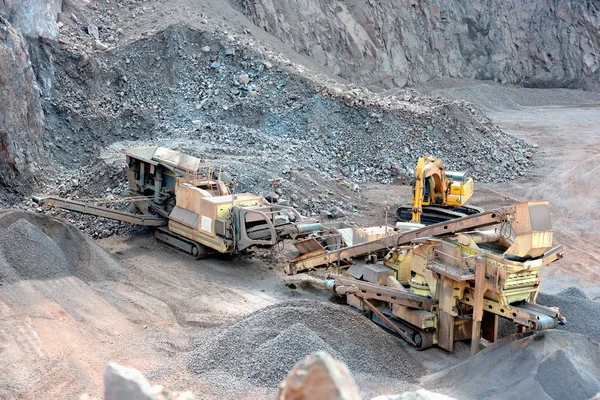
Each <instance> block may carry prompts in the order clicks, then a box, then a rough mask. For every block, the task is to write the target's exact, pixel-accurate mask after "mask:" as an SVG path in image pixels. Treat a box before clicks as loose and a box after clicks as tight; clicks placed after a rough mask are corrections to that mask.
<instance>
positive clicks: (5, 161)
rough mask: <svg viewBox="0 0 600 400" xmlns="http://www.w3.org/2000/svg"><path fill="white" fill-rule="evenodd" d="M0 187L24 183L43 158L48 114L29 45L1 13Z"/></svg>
mask: <svg viewBox="0 0 600 400" xmlns="http://www.w3.org/2000/svg"><path fill="white" fill-rule="evenodd" d="M0 110H2V112H0V186H10V185H14V184H16V183H19V182H24V181H26V180H27V179H28V178H30V177H31V175H32V172H33V171H35V167H36V165H37V163H38V162H40V161H41V160H43V153H44V146H43V143H42V135H43V132H44V115H43V112H42V106H41V102H40V94H39V89H38V86H37V84H36V80H35V76H34V73H33V70H32V68H31V62H30V59H29V53H28V52H27V44H26V43H25V41H24V40H23V38H22V36H20V35H19V33H18V32H17V31H16V30H15V28H14V27H13V26H12V25H11V24H10V23H9V22H8V21H7V20H6V19H5V18H3V17H2V16H0Z"/></svg>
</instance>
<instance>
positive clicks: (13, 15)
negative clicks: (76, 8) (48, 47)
mask: <svg viewBox="0 0 600 400" xmlns="http://www.w3.org/2000/svg"><path fill="white" fill-rule="evenodd" d="M61 8H62V0H3V1H1V2H0V13H1V14H4V16H5V17H6V18H7V19H8V20H9V21H10V23H11V24H12V25H13V26H14V27H15V28H16V29H17V30H18V31H19V32H20V33H21V34H22V35H23V36H27V37H34V38H37V37H43V38H49V39H56V38H57V37H58V26H57V24H56V21H57V17H58V14H59V13H60V12H61Z"/></svg>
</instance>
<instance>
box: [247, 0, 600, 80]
mask: <svg viewBox="0 0 600 400" xmlns="http://www.w3.org/2000/svg"><path fill="white" fill-rule="evenodd" d="M238 6H239V8H240V9H241V10H242V11H243V12H244V13H245V14H246V15H247V16H248V17H249V18H250V19H251V20H252V21H253V22H254V23H255V24H256V25H258V26H260V27H262V28H263V29H265V30H266V31H267V32H270V33H272V34H273V35H275V36H277V37H278V38H280V39H281V40H283V41H284V42H285V43H286V44H288V45H290V46H292V47H293V48H294V50H296V51H297V52H299V53H302V54H307V55H309V56H310V57H312V58H313V59H315V60H317V61H318V62H319V63H321V64H322V65H325V66H327V67H328V68H330V69H331V70H332V71H333V72H334V73H336V74H338V75H340V76H342V77H344V78H347V79H349V80H352V81H354V82H356V83H360V84H363V85H367V86H370V87H374V86H375V87H384V88H390V87H394V86H404V85H406V84H407V83H411V82H424V81H427V80H429V79H431V78H434V77H438V76H449V77H464V78H476V79H493V80H497V81H499V82H509V83H517V82H524V83H526V84H529V85H531V86H572V87H583V88H594V87H595V88H598V83H599V81H600V72H599V68H600V61H599V57H600V54H599V53H598V48H599V47H600V36H599V35H598V31H599V29H600V11H599V10H600V4H599V3H598V2H597V1H596V2H582V1H576V0H570V1H558V0H538V1H528V2H505V1H501V0H467V1H458V0H453V1H443V2H442V1H436V0H433V1H431V0H430V1H415V0H400V1H393V2H392V1H383V2H381V1H372V0H353V1H350V2H346V1H341V0H324V1H316V0H304V1H299V2H289V1H287V0H252V1H250V0H238Z"/></svg>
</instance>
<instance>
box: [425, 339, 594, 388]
mask: <svg viewBox="0 0 600 400" xmlns="http://www.w3.org/2000/svg"><path fill="white" fill-rule="evenodd" d="M422 384H423V385H425V387H427V388H429V389H432V390H436V391H438V392H441V393H444V394H447V395H450V396H453V397H455V398H458V399H466V400H467V399H482V398H486V399H501V398H502V399H504V398H522V397H523V393H527V395H526V397H529V398H532V399H533V398H535V399H539V398H551V399H555V400H559V399H580V400H586V399H589V398H592V397H593V396H594V395H596V393H598V392H600V348H599V345H598V343H596V342H593V341H590V340H589V339H587V338H586V337H584V336H582V335H579V334H576V333H571V332H564V331H560V330H555V329H554V330H548V331H542V332H538V333H530V334H525V335H521V336H520V339H518V340H515V341H510V340H509V341H508V342H507V341H506V340H505V341H500V342H497V343H494V344H493V345H492V346H490V347H488V348H486V349H485V350H482V351H481V352H479V353H478V354H477V355H475V356H472V357H470V358H468V359H467V360H465V361H464V362H462V363H461V364H458V365H456V366H454V367H451V368H449V369H446V370H443V371H440V372H438V373H435V374H433V375H430V376H428V377H427V378H426V379H425V381H423V382H422Z"/></svg>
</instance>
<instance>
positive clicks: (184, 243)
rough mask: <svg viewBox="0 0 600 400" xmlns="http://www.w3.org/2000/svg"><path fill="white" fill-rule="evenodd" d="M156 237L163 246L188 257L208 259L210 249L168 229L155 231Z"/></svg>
mask: <svg viewBox="0 0 600 400" xmlns="http://www.w3.org/2000/svg"><path fill="white" fill-rule="evenodd" d="M154 237H155V238H156V240H157V241H159V242H160V243H161V244H163V245H165V246H167V247H170V248H173V249H175V250H177V251H179V252H181V253H183V254H185V255H188V256H190V257H192V258H194V259H196V260H198V259H201V258H206V257H208V252H209V248H208V247H206V246H204V245H203V244H200V243H198V242H194V241H193V240H189V239H187V238H185V237H183V236H180V235H177V234H175V233H173V232H171V231H169V230H168V229H165V228H157V229H155V230H154Z"/></svg>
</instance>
